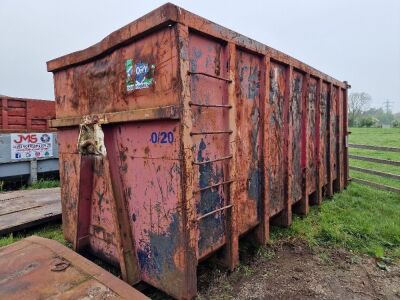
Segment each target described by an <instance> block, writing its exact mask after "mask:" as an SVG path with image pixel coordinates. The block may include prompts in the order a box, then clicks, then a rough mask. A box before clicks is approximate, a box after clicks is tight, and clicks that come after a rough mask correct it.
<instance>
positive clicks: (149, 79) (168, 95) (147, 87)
mask: <svg viewBox="0 0 400 300" xmlns="http://www.w3.org/2000/svg"><path fill="white" fill-rule="evenodd" d="M177 48H178V47H177V45H176V38H175V33H174V30H173V27H168V28H165V29H162V30H160V31H157V32H154V33H151V34H149V35H147V36H145V37H143V38H141V39H139V40H137V41H134V42H132V43H131V44H128V45H127V46H124V47H122V48H119V49H117V50H115V51H113V52H112V53H111V54H109V55H107V56H105V57H102V58H99V59H97V60H95V61H93V62H89V63H86V64H83V65H79V66H75V67H71V68H68V69H66V70H62V71H58V72H56V73H55V74H54V81H55V94H56V103H57V118H63V117H70V116H82V115H87V114H92V113H104V112H115V111H126V110H131V109H140V108H151V107H159V106H165V105H177V104H178V91H179V88H178V80H177V76H178V72H177V62H178V55H177ZM149 99H151V101H150V100H149Z"/></svg>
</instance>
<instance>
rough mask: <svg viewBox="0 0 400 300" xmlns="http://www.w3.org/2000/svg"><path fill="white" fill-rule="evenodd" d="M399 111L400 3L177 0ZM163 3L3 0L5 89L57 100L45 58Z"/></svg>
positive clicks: (1, 81)
mask: <svg viewBox="0 0 400 300" xmlns="http://www.w3.org/2000/svg"><path fill="white" fill-rule="evenodd" d="M174 3H175V4H177V5H179V6H181V7H183V8H185V9H187V10H190V11H192V12H194V13H196V14H199V15H201V16H202V17H205V18H207V19H210V20H212V21H214V22H216V23H219V24H221V25H224V26H226V27H228V28H230V29H233V30H235V31H238V32H239V33H242V34H244V35H247V36H249V37H251V38H254V39H256V40H258V41H260V42H263V43H265V44H267V45H268V46H271V47H274V48H276V49H278V50H281V51H283V52H285V53H287V54H289V55H291V56H293V57H295V58H297V59H300V60H302V61H304V62H306V63H307V64H310V65H311V66H313V67H315V68H317V69H319V70H321V71H323V72H325V73H327V74H329V75H331V76H333V77H335V78H337V79H339V80H347V81H348V82H349V83H350V84H351V85H352V90H351V91H353V92H358V91H364V92H367V93H369V94H371V96H372V98H373V103H372V106H375V107H381V106H382V104H383V101H385V100H386V99H389V100H390V101H392V108H393V110H394V111H400V0H331V1H328V0H302V1H299V0H274V1H271V0H267V1H266V0H264V1H262V0H254V1H253V0H247V1H236V0H230V1H217V0H202V1H184V0H182V1H174ZM162 4H164V1H157V0H154V1H133V0H131V1H128V0H126V1H124V0H114V1H110V0H109V1H105V0H86V1H83V0H68V1H54V0H37V1H31V0H1V1H0V39H1V40H0V94H5V95H9V96H18V97H30V98H44V99H52V98H53V97H54V93H53V81H52V74H51V73H47V72H46V61H48V60H50V59H52V58H56V57H58V56H61V55H64V54H68V53H70V52H72V51H76V50H80V49H83V48H86V47H88V46H90V45H92V44H94V43H96V42H98V41H100V40H101V39H102V38H103V37H105V36H106V35H108V34H109V33H111V32H112V31H114V30H116V29H118V28H120V27H122V26H124V25H126V24H127V23H129V22H131V21H133V20H135V19H137V18H138V17H141V16H142V15H143V14H145V13H147V12H149V11H151V10H153V9H155V8H156V7H158V6H160V5H162Z"/></svg>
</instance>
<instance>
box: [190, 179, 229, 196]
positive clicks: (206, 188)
mask: <svg viewBox="0 0 400 300" xmlns="http://www.w3.org/2000/svg"><path fill="white" fill-rule="evenodd" d="M232 182H233V180H227V181H222V182H219V183H216V184H212V185H209V186H206V187H204V188H201V189H198V190H196V191H193V193H199V192H202V191H205V190H209V189H211V188H213V187H217V186H220V185H224V184H230V183H232Z"/></svg>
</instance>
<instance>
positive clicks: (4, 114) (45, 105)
mask: <svg viewBox="0 0 400 300" xmlns="http://www.w3.org/2000/svg"><path fill="white" fill-rule="evenodd" d="M55 116H56V107H55V102H54V101H49V100H36V99H23V98H15V97H7V96H0V132H1V133H6V132H31V131H36V132H38V131H39V132H41V131H49V129H50V128H49V127H48V120H49V119H53V118H54V117H55Z"/></svg>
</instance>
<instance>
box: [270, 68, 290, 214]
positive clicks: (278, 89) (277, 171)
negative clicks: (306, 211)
mask: <svg viewBox="0 0 400 300" xmlns="http://www.w3.org/2000/svg"><path fill="white" fill-rule="evenodd" d="M286 73H287V72H286V67H285V66H283V65H280V64H278V63H273V62H272V63H271V70H270V74H269V75H270V90H269V103H268V108H267V109H269V110H270V114H269V115H270V119H269V120H266V122H268V125H267V126H266V128H269V130H268V132H266V134H267V136H268V138H267V141H268V142H267V144H266V145H265V150H264V151H266V152H267V155H268V157H270V162H271V163H270V165H269V166H266V167H267V172H268V173H269V178H270V182H269V185H270V215H271V216H273V215H275V214H277V213H278V212H280V211H281V210H282V209H283V208H284V195H283V189H284V188H287V187H286V186H285V187H284V167H285V166H284V155H285V154H286V153H285V152H284V149H283V148H284V145H285V141H284V139H285V138H284V132H283V130H284V112H283V107H284V101H285V94H286Z"/></svg>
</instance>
